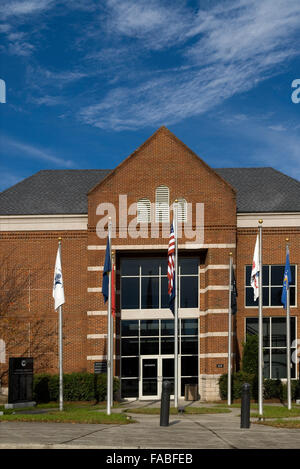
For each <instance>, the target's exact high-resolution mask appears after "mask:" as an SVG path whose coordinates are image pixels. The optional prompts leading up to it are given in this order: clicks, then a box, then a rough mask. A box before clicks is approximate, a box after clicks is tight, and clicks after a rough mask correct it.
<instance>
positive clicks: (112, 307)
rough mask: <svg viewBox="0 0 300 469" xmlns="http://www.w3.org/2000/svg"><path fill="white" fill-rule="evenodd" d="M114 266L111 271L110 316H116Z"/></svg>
mask: <svg viewBox="0 0 300 469" xmlns="http://www.w3.org/2000/svg"><path fill="white" fill-rule="evenodd" d="M115 293H116V292H115V265H114V264H113V265H112V269H111V314H112V315H113V317H115V315H116V294H115Z"/></svg>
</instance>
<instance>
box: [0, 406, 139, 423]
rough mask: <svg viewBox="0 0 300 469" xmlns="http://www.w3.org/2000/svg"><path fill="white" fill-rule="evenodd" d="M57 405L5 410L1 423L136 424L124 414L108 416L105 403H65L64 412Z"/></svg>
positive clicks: (0, 419)
mask: <svg viewBox="0 0 300 469" xmlns="http://www.w3.org/2000/svg"><path fill="white" fill-rule="evenodd" d="M58 407H59V406H58V404H57V403H49V404H41V405H37V406H36V407H33V408H26V409H25V408H23V409H4V406H2V408H1V409H0V410H2V411H3V412H4V415H0V422H1V421H6V422H7V421H18V422H56V423H98V424H101V423H102V424H118V425H122V424H123V425H124V424H128V423H134V420H133V419H131V418H130V417H128V416H126V415H124V414H122V413H111V415H106V413H105V412H99V410H100V411H101V410H105V409H106V405H105V403H101V404H97V405H92V404H90V403H82V402H80V403H73V402H72V403H64V410H63V411H62V412H60V411H59V410H58ZM28 411H41V412H42V413H31V414H27V413H25V412H28Z"/></svg>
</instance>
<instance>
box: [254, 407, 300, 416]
mask: <svg viewBox="0 0 300 469" xmlns="http://www.w3.org/2000/svg"><path fill="white" fill-rule="evenodd" d="M263 416H264V417H265V418H267V419H276V418H277V419H278V418H284V417H300V408H299V407H298V406H297V407H292V408H291V410H288V408H287V407H284V406H267V405H265V406H263ZM251 417H259V414H258V412H251Z"/></svg>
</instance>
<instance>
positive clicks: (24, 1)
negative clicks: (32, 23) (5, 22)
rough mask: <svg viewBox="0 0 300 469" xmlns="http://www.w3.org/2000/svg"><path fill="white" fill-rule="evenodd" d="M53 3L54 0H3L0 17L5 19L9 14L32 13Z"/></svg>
mask: <svg viewBox="0 0 300 469" xmlns="http://www.w3.org/2000/svg"><path fill="white" fill-rule="evenodd" d="M54 3H55V2H54V0H19V1H10V0H8V1H7V0H6V1H5V0H4V4H3V5H2V7H1V16H2V19H5V18H9V17H11V16H15V17H18V16H24V15H25V16H26V15H32V14H36V13H40V12H42V11H45V10H47V9H49V8H51V7H52V6H53V5H54Z"/></svg>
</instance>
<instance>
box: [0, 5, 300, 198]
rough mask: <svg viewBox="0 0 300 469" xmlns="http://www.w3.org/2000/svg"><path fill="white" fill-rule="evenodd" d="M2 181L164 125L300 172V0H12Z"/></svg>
mask: <svg viewBox="0 0 300 469" xmlns="http://www.w3.org/2000/svg"><path fill="white" fill-rule="evenodd" d="M0 6H1V19H0V38H1V39H0V54H1V58H0V78H1V79H3V80H5V83H6V91H7V96H6V103H5V104H2V103H1V104H0V173H1V176H2V177H1V180H0V190H4V189H6V188H7V187H10V186H11V185H13V184H15V183H17V182H18V181H20V180H21V179H23V178H25V177H28V176H30V175H31V174H33V173H35V172H37V171H39V170H40V169H64V168H69V169H80V168H113V167H115V166H116V165H117V164H118V163H119V162H120V161H122V160H123V159H124V158H125V157H126V156H128V155H129V154H130V153H132V152H133V151H134V150H135V149H136V148H137V147H138V146H139V145H140V144H142V143H143V142H144V141H145V140H146V139H147V138H148V137H149V136H150V135H151V134H152V133H153V132H155V130H156V129H157V128H158V127H160V126H161V125H166V126H167V127H168V128H169V129H170V130H171V131H172V132H174V133H175V134H176V135H177V136H178V137H179V138H180V139H181V140H182V141H183V142H184V143H185V144H186V145H188V146H189V147H190V148H191V149H192V150H194V151H195V152H196V153H197V154H198V155H199V156H200V157H201V158H203V159H204V160H205V161H206V162H207V163H208V164H209V165H211V166H213V167H232V166H273V167H274V168H276V169H278V170H281V171H283V172H285V173H286V174H289V175H291V176H293V177H295V178H297V179H299V180H300V103H299V104H294V103H293V102H292V100H291V94H292V91H293V90H292V88H291V84H292V81H293V80H294V79H297V78H300V48H299V38H300V2H298V1H295V0H230V1H226V0H222V1H217V0H199V1H186V2H182V1H177V0H168V1H164V0H101V1H100V0H99V1H93V0H66V1H58V0H0Z"/></svg>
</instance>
